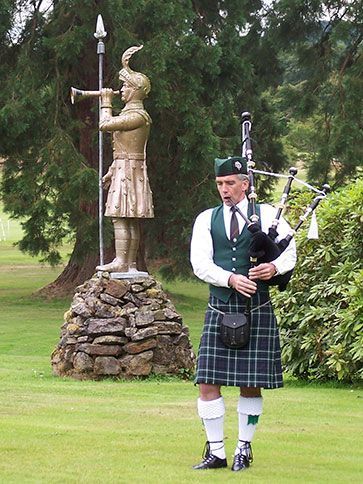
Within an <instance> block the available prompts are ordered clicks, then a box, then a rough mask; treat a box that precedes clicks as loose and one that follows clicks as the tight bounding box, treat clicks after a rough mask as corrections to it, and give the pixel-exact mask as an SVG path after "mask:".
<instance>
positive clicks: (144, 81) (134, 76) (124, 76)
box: [119, 45, 151, 97]
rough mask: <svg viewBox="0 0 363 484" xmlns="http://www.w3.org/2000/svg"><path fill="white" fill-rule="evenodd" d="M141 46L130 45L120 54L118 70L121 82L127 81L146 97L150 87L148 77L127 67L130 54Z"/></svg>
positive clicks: (141, 46)
mask: <svg viewBox="0 0 363 484" xmlns="http://www.w3.org/2000/svg"><path fill="white" fill-rule="evenodd" d="M142 48H143V45H140V46H139V47H136V46H135V47H130V48H129V49H127V50H125V52H124V53H123V54H122V69H121V70H120V71H119V79H120V81H122V82H128V83H129V84H131V86H133V87H134V88H135V89H137V90H138V89H141V90H142V91H143V93H144V95H145V97H146V96H147V95H148V94H149V92H150V89H151V83H150V80H149V78H148V77H147V76H145V74H142V73H141V72H135V71H133V70H132V69H130V67H129V61H130V58H131V56H132V55H133V54H134V53H135V52H137V51H138V50H140V49H142Z"/></svg>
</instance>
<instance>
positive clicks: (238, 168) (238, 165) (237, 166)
mask: <svg viewBox="0 0 363 484" xmlns="http://www.w3.org/2000/svg"><path fill="white" fill-rule="evenodd" d="M234 166H235V167H236V168H237V170H239V171H241V168H242V165H241V163H240V162H239V161H236V162H235V163H234Z"/></svg>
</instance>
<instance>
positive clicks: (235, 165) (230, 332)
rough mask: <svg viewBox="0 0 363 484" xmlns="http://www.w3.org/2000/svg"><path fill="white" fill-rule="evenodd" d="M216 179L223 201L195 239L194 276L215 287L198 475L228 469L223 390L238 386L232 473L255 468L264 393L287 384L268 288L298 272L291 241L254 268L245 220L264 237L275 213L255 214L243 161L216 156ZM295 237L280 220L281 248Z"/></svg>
mask: <svg viewBox="0 0 363 484" xmlns="http://www.w3.org/2000/svg"><path fill="white" fill-rule="evenodd" d="M215 177H216V184H217V189H218V192H219V195H220V197H221V199H222V202H223V203H222V205H220V206H218V207H216V208H214V209H208V210H206V211H204V212H202V213H201V214H200V215H199V216H198V217H197V219H196V221H195V224H194V227H193V235H192V241H191V264H192V267H193V270H194V273H195V275H196V276H197V277H199V278H200V279H201V280H203V281H205V282H207V283H208V284H209V285H210V297H209V303H208V307H207V311H206V316H205V323H204V328H203V333H202V336H201V341H200V347H199V354H198V362H197V372H196V378H195V382H196V384H198V385H199V391H200V396H199V399H198V414H199V416H200V418H201V419H202V421H203V424H204V428H205V432H206V436H207V444H206V450H205V453H204V457H203V460H202V462H201V463H200V464H198V465H196V466H194V469H214V468H220V467H226V466H227V460H226V453H225V447H224V441H223V439H224V431H223V423H224V414H225V407H224V401H223V397H222V394H221V387H222V386H235V387H239V388H240V396H239V399H238V404H237V412H238V440H237V445H236V449H235V454H234V458H233V465H232V470H233V471H240V470H243V469H246V468H247V467H249V466H250V463H251V462H252V449H251V441H252V438H253V435H254V432H255V429H256V425H257V422H258V419H259V416H260V415H261V414H262V395H261V389H262V388H266V389H272V388H279V387H282V385H283V382H282V369H281V353H280V343H279V332H278V328H277V324H276V318H275V316H274V313H273V308H272V305H271V301H270V296H269V286H268V283H269V281H271V279H272V278H273V277H276V275H283V274H285V273H288V272H289V271H292V269H293V268H294V265H295V262H296V248H295V242H294V239H293V238H292V239H291V240H290V241H289V244H288V246H287V247H286V248H285V250H283V251H282V252H281V254H280V255H279V256H278V257H277V258H276V259H275V260H271V261H269V262H262V263H258V261H257V264H256V265H253V266H251V257H250V242H251V237H253V236H254V235H253V233H252V232H253V231H250V230H248V227H247V225H248V224H247V222H248V221H249V220H250V219H251V217H252V216H254V218H255V221H256V220H258V224H257V225H259V227H260V228H259V230H260V232H261V230H262V232H264V234H267V233H268V230H269V227H270V226H271V224H272V222H273V220H274V219H275V215H276V209H274V208H273V207H272V206H270V205H267V204H262V205H258V204H255V206H254V208H253V211H255V212H256V213H254V214H253V213H251V203H249V201H248V198H247V196H246V193H247V191H248V189H249V178H248V168H247V162H246V159H245V158H242V157H230V158H227V159H218V158H217V159H216V160H215ZM256 217H257V218H256ZM252 218H253V217H252ZM250 228H251V227H250ZM290 232H291V229H290V227H289V225H288V224H287V222H286V221H284V220H283V219H281V220H280V221H279V224H278V228H277V234H278V235H277V238H276V240H275V243H277V242H278V241H279V239H280V238H284V237H285V236H287V234H289V233H290ZM222 330H223V333H222Z"/></svg>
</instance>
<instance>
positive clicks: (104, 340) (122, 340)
mask: <svg viewBox="0 0 363 484" xmlns="http://www.w3.org/2000/svg"><path fill="white" fill-rule="evenodd" d="M128 340H129V339H128V338H126V336H112V335H106V336H97V338H95V339H94V340H93V344H95V345H96V344H97V345H98V344H106V345H110V344H111V345H112V344H113V345H115V344H117V345H124V344H126V343H127V342H128Z"/></svg>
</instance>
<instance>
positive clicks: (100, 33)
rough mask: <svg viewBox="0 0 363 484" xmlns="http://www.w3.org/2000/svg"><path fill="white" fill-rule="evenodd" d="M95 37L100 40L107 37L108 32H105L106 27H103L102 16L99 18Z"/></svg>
mask: <svg viewBox="0 0 363 484" xmlns="http://www.w3.org/2000/svg"><path fill="white" fill-rule="evenodd" d="M93 35H94V36H95V37H96V39H98V40H100V39H103V38H104V37H106V35H107V32H106V31H105V27H104V25H103V20H102V15H98V17H97V24H96V32H95V33H94V34H93Z"/></svg>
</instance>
